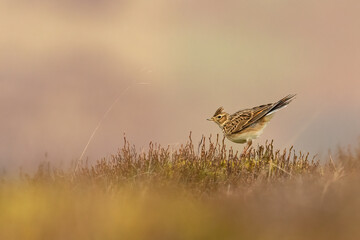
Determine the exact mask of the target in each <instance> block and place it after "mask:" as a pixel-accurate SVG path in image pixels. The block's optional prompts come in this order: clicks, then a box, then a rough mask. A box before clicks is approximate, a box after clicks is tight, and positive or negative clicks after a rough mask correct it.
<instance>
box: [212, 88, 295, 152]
mask: <svg viewBox="0 0 360 240" xmlns="http://www.w3.org/2000/svg"><path fill="white" fill-rule="evenodd" d="M294 97H295V94H293V95H288V96H286V97H284V98H283V99H281V100H279V101H277V102H275V103H269V104H266V105H261V106H258V107H254V108H250V109H244V110H240V111H238V112H236V113H234V114H232V115H230V114H228V113H226V112H224V108H223V107H219V108H218V109H217V110H216V112H215V114H214V116H213V117H212V118H210V119H207V120H209V121H214V122H215V123H217V124H218V125H219V127H220V128H221V129H222V130H223V132H224V135H225V136H226V138H227V139H229V140H230V141H232V142H235V143H247V144H248V145H247V147H246V148H245V149H244V153H246V151H247V150H248V148H249V147H250V146H251V144H252V139H256V138H258V137H259V136H260V135H261V134H262V132H263V130H264V128H265V127H266V125H267V123H268V122H269V121H270V119H271V118H272V117H273V116H274V113H275V112H277V111H279V110H280V109H282V108H284V107H286V106H287V105H288V104H289V103H290V102H291V101H292V100H293V99H294Z"/></svg>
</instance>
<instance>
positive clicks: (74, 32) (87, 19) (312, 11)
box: [0, 0, 360, 169]
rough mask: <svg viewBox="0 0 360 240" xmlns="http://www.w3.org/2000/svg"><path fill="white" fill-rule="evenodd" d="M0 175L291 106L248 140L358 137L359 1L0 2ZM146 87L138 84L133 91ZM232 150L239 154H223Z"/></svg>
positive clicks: (173, 139) (326, 141)
mask: <svg viewBox="0 0 360 240" xmlns="http://www.w3.org/2000/svg"><path fill="white" fill-rule="evenodd" d="M0 9H1V10H0V28H1V29H2V34H1V35H0V52H1V54H0V110H1V114H2V115H1V118H0V132H1V135H0V167H5V168H7V169H11V168H17V167H19V166H24V167H29V166H34V165H35V164H37V163H38V162H39V161H43V160H44V159H45V157H44V154H45V153H47V154H48V158H47V159H48V160H50V161H52V162H54V163H57V164H58V163H66V162H69V161H71V160H74V159H76V158H78V157H79V156H80V154H81V152H82V150H83V147H84V146H85V144H86V142H87V140H88V138H89V136H90V134H91V132H92V131H93V130H94V128H95V127H96V125H97V123H98V121H99V120H100V119H101V117H102V115H103V114H104V112H105V111H106V110H107V108H108V107H109V106H110V105H111V104H112V102H113V101H114V100H115V99H116V98H117V97H118V96H119V94H120V93H121V92H122V91H123V90H124V89H125V88H126V87H128V86H130V85H131V86H132V87H131V88H130V89H129V90H128V91H126V92H125V93H124V94H122V95H121V97H120V101H119V102H117V103H116V105H115V106H114V108H113V109H112V111H111V112H110V113H109V115H108V116H107V118H106V119H105V120H104V122H103V124H102V125H101V127H100V128H99V130H98V132H97V134H96V135H95V137H94V140H93V141H92V142H91V144H90V145H89V149H88V151H87V153H86V156H87V157H89V159H90V160H96V159H98V158H100V157H104V156H108V155H109V154H112V153H115V152H116V151H117V148H118V147H120V146H121V145H122V143H123V142H122V139H123V133H126V135H127V137H128V139H129V140H130V141H131V142H132V143H134V144H135V145H136V146H137V147H138V148H142V147H146V146H147V144H148V143H149V141H155V142H159V143H161V144H165V145H167V144H171V145H173V146H174V147H176V144H178V143H184V142H185V141H186V140H187V136H188V134H189V131H193V135H194V140H195V141H197V140H199V139H200V136H201V134H205V135H209V134H213V135H215V134H216V133H221V131H220V129H219V128H218V127H217V126H216V125H215V124H213V123H210V122H208V121H206V120H205V119H206V118H208V117H209V116H211V115H212V114H213V113H214V111H215V110H216V109H217V108H218V107H219V106H223V107H224V108H225V110H227V111H229V112H230V113H232V112H234V111H237V110H239V109H242V108H248V107H253V106H256V105H260V104H264V103H269V102H273V101H276V100H278V99H280V98H282V97H283V96H285V95H287V94H289V93H297V94H298V97H297V99H296V100H295V101H294V102H292V103H291V104H290V105H289V107H288V108H286V109H284V110H283V111H281V112H279V113H277V115H276V117H274V119H273V120H272V122H271V123H270V124H269V125H268V127H267V128H266V129H265V131H264V134H263V135H262V137H261V138H260V139H258V140H257V141H256V142H255V144H257V143H264V142H265V140H266V139H272V138H274V139H275V144H276V146H277V147H279V148H282V147H288V146H291V145H292V144H294V146H295V148H296V149H298V150H302V151H310V152H311V154H313V155H314V154H316V153H320V154H321V155H322V156H323V157H326V156H327V151H328V149H333V148H335V147H336V146H337V145H345V146H346V145H348V144H353V145H354V144H357V143H358V142H357V140H358V137H359V134H360V121H359V120H358V119H359V118H360V107H359V102H360V95H359V91H360V90H359V89H360V67H359V66H360V65H359V63H360V51H359V50H360V47H359V43H360V15H359V11H360V3H359V2H358V1H334V0H326V1H325V0H321V1H310V0H309V1H285V0H278V1H265V0H264V1H235V0H234V1H208V0H207V1H190V0H182V1H172V0H153V1H148V0H143V1H141V0H129V1H120V3H119V2H118V1H89V0H88V1H86V0H84V1H78V2H77V3H76V4H75V3H73V1H55V0H53V1H41V0H38V1H32V2H31V4H30V3H29V2H28V1H0ZM136 82H146V83H149V84H148V85H136V84H134V83H136ZM229 145H231V146H234V147H237V148H242V146H241V145H235V144H230V143H229Z"/></svg>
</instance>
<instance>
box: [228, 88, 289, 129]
mask: <svg viewBox="0 0 360 240" xmlns="http://www.w3.org/2000/svg"><path fill="white" fill-rule="evenodd" d="M295 96H296V95H295V94H290V95H287V96H286V97H284V98H282V99H280V100H279V101H277V102H275V103H269V104H265V105H261V106H258V107H254V108H251V109H245V110H241V111H238V112H236V113H234V114H232V115H231V116H230V120H231V121H229V122H230V124H231V125H229V126H228V128H227V129H226V130H227V131H228V132H231V133H237V132H240V131H242V130H243V129H245V128H247V127H250V126H251V125H252V124H254V123H256V122H257V121H258V120H260V119H261V118H262V117H264V116H266V115H268V114H273V113H275V112H276V111H278V110H280V109H282V108H284V107H286V106H287V105H288V104H289V103H290V102H291V101H292V100H293V99H294V98H295Z"/></svg>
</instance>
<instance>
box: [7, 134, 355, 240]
mask: <svg viewBox="0 0 360 240" xmlns="http://www.w3.org/2000/svg"><path fill="white" fill-rule="evenodd" d="M359 160H360V150H359V149H357V150H356V149H355V150H349V151H344V150H342V149H339V150H338V153H337V154H335V155H334V157H331V158H329V160H328V161H327V162H324V163H320V162H319V161H317V160H315V159H314V158H310V157H309V154H303V153H300V152H299V153H297V152H295V150H293V148H290V149H285V150H283V151H279V150H275V148H274V145H273V142H269V143H267V144H265V145H264V146H258V147H256V148H253V149H251V150H250V151H249V152H248V153H247V154H246V155H240V154H239V152H236V151H234V150H233V149H231V148H228V147H227V146H226V145H225V142H224V139H222V138H220V137H219V136H217V137H216V138H215V139H212V138H211V137H210V138H202V139H201V141H200V144H194V143H193V142H192V140H191V136H190V137H189V140H188V142H187V143H186V144H184V145H182V146H181V147H179V148H178V149H176V150H171V149H170V147H168V146H166V147H162V146H160V145H158V144H153V143H150V144H149V147H148V150H147V151H146V152H141V153H139V152H137V151H136V148H135V147H134V146H132V145H130V143H129V142H127V140H126V139H124V146H123V147H122V148H121V149H119V152H118V153H117V154H115V155H113V156H111V157H109V158H106V159H105V158H104V159H101V160H99V161H98V162H97V163H96V164H89V163H87V162H86V161H81V162H78V163H76V164H74V165H77V166H78V167H77V168H76V170H75V168H71V169H68V170H66V169H54V168H52V167H51V166H50V164H48V163H44V164H42V165H40V166H39V169H38V171H37V172H36V173H35V174H32V175H29V174H22V175H21V178H20V180H18V181H14V180H12V181H10V180H6V179H3V180H2V181H1V183H0V213H1V214H0V239H10V240H11V239H30V240H31V239H357V238H358V237H360V230H359V228H358V226H357V225H358V222H359V220H360V188H359V187H358V186H357V183H358V182H359V180H360V174H359V172H360V171H359V169H360V167H359Z"/></svg>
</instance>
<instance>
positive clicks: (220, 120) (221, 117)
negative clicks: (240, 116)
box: [207, 107, 229, 127]
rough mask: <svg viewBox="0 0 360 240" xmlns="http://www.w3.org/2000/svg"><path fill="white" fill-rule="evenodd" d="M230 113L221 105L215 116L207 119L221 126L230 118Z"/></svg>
mask: <svg viewBox="0 0 360 240" xmlns="http://www.w3.org/2000/svg"><path fill="white" fill-rule="evenodd" d="M228 118H229V114H228V113H226V112H224V108H223V107H219V108H218V109H217V110H216V112H215V113H214V116H213V117H212V118H209V119H207V120H208V121H213V122H215V123H217V124H218V125H219V126H220V127H222V126H223V125H224V123H225V122H226V121H227V120H228Z"/></svg>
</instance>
